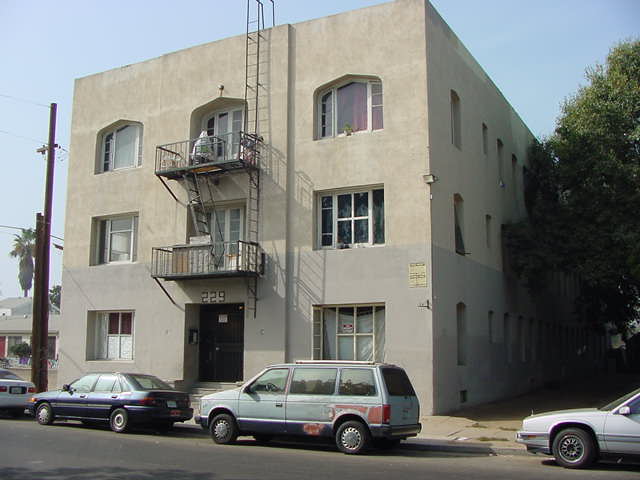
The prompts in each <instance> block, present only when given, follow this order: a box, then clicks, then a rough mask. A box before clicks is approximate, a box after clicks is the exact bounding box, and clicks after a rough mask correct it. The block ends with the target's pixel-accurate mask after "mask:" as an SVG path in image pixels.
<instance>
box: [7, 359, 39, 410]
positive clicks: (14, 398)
mask: <svg viewBox="0 0 640 480" xmlns="http://www.w3.org/2000/svg"><path fill="white" fill-rule="evenodd" d="M35 392H36V387H35V385H34V384H33V383H31V382H27V381H26V380H23V379H21V378H20V377H19V376H17V375H16V374H15V373H13V372H11V371H9V370H6V369H4V368H0V410H6V411H8V412H9V414H10V415H11V416H12V417H20V416H21V415H22V414H23V413H24V410H25V409H26V408H27V406H28V405H29V398H31V396H32V395H33V394H34V393H35Z"/></svg>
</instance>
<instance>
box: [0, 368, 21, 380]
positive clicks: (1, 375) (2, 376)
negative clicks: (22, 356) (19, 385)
mask: <svg viewBox="0 0 640 480" xmlns="http://www.w3.org/2000/svg"><path fill="white" fill-rule="evenodd" d="M0 380H22V379H21V378H20V377H19V376H17V375H16V374H14V373H11V372H9V371H8V370H0Z"/></svg>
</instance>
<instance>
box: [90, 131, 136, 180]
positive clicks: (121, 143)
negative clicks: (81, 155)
mask: <svg viewBox="0 0 640 480" xmlns="http://www.w3.org/2000/svg"><path fill="white" fill-rule="evenodd" d="M100 153H101V154H100V165H99V169H98V172H99V173H102V172H109V171H112V170H119V169H121V168H130V167H136V166H138V165H140V164H141V163H142V125H141V124H139V123H126V124H121V123H120V124H118V126H117V127H116V128H111V129H109V130H107V131H105V132H104V133H103V134H102V147H101V150H100Z"/></svg>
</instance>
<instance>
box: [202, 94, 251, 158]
mask: <svg viewBox="0 0 640 480" xmlns="http://www.w3.org/2000/svg"><path fill="white" fill-rule="evenodd" d="M243 116H244V108H243V107H241V106H238V107H235V108H227V109H224V110H217V111H215V112H209V113H208V114H205V115H204V116H203V117H202V125H201V134H202V133H203V132H206V135H207V137H209V138H212V137H213V138H215V141H214V142H213V143H214V144H215V149H216V152H215V155H216V157H218V158H219V159H220V160H222V159H224V158H234V157H235V156H236V155H237V154H238V152H239V151H240V132H241V131H242V126H243Z"/></svg>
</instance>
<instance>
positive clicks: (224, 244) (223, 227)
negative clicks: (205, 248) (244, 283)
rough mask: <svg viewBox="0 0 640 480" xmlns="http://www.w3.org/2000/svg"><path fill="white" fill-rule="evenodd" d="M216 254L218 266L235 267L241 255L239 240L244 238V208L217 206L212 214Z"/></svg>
mask: <svg viewBox="0 0 640 480" xmlns="http://www.w3.org/2000/svg"><path fill="white" fill-rule="evenodd" d="M210 222H211V229H212V232H213V238H214V247H213V248H214V254H215V258H216V260H217V262H218V267H222V266H223V265H224V267H225V268H226V269H230V268H231V269H235V268H236V267H237V262H238V261H239V258H238V256H239V255H240V246H239V244H238V241H239V240H244V208H243V207H238V206H236V207H227V208H217V209H216V210H214V211H213V212H211V214H210Z"/></svg>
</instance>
